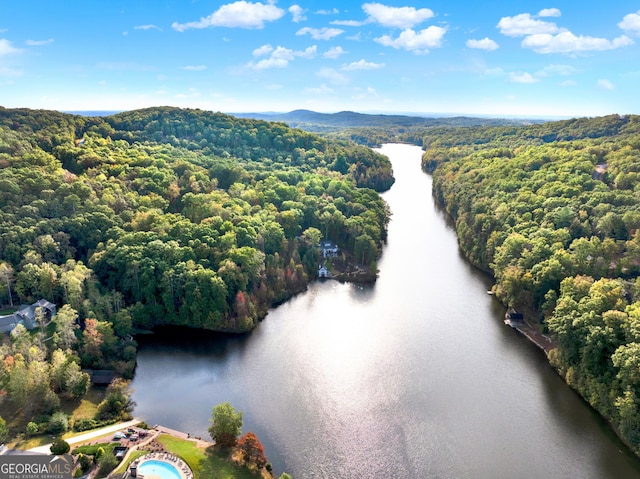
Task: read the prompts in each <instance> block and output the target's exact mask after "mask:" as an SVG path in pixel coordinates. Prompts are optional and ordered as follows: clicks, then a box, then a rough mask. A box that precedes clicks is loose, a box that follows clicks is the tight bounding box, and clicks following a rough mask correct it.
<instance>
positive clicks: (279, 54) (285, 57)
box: [247, 45, 318, 70]
mask: <svg viewBox="0 0 640 479" xmlns="http://www.w3.org/2000/svg"><path fill="white" fill-rule="evenodd" d="M317 51H318V47H316V46H315V45H313V46H311V47H309V48H306V49H305V50H291V49H289V48H285V47H281V46H278V47H277V48H276V49H275V50H274V49H273V48H272V47H271V45H264V46H262V47H260V48H257V49H256V50H254V51H253V55H254V56H256V57H258V56H264V55H267V54H270V56H269V58H265V59H263V60H260V61H259V62H258V63H253V62H249V63H248V64H247V67H249V68H252V69H254V70H266V69H268V68H285V67H287V66H289V62H290V61H293V60H294V59H296V58H313V57H315V55H316V52H317ZM256 52H258V53H257V54H256Z"/></svg>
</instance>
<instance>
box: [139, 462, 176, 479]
mask: <svg viewBox="0 0 640 479" xmlns="http://www.w3.org/2000/svg"><path fill="white" fill-rule="evenodd" d="M138 473H139V474H142V475H147V474H155V475H156V476H159V477H161V478H162V479H181V476H180V473H179V472H178V470H177V469H176V468H175V467H174V466H172V465H171V464H169V463H168V462H164V461H156V460H151V461H145V462H143V463H142V464H141V465H140V467H138Z"/></svg>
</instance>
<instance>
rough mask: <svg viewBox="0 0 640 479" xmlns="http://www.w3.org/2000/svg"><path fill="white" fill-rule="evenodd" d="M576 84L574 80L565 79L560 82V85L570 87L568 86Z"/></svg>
mask: <svg viewBox="0 0 640 479" xmlns="http://www.w3.org/2000/svg"><path fill="white" fill-rule="evenodd" d="M576 85H577V83H576V82H575V81H574V80H565V81H563V82H561V83H560V86H564V87H570V86H576Z"/></svg>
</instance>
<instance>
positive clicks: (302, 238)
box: [0, 108, 393, 419]
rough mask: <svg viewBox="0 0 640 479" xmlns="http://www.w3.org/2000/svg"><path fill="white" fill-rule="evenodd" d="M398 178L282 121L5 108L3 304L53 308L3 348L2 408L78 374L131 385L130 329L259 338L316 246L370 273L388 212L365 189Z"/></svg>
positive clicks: (48, 392) (314, 258) (61, 386)
mask: <svg viewBox="0 0 640 479" xmlns="http://www.w3.org/2000/svg"><path fill="white" fill-rule="evenodd" d="M392 182H393V177H392V172H391V166H390V163H389V161H388V159H387V158H386V157H384V156H382V155H379V154H377V153H374V152H373V151H371V150H369V149H368V148H365V147H361V146H356V145H354V144H353V143H347V142H341V143H338V142H332V141H327V140H325V139H322V138H320V137H318V136H316V135H313V134H309V133H305V132H303V131H301V130H293V129H290V128H288V127H287V126H285V125H283V124H280V123H267V122H265V121H258V120H246V119H237V118H233V117H230V116H228V115H223V114H220V113H210V112H205V111H200V110H180V109H175V108H153V109H147V110H139V111H132V112H127V113H121V114H117V115H114V116H108V117H81V116H76V115H69V114H62V113H58V112H51V111H33V110H8V109H2V108H0V303H2V304H3V305H5V306H11V305H19V304H21V303H28V304H31V303H33V302H34V301H36V300H38V299H41V298H44V299H47V300H48V301H51V302H53V303H55V304H56V305H57V306H58V309H59V313H58V315H57V316H56V317H55V318H54V321H53V322H52V324H50V325H49V326H47V327H46V328H44V327H43V329H42V330H41V331H39V332H37V333H34V332H31V333H32V334H29V332H27V331H25V330H24V328H20V327H18V328H16V330H14V333H12V335H11V341H8V340H6V338H5V341H4V344H3V346H2V347H1V349H0V359H2V362H0V365H1V367H0V400H1V399H2V398H3V397H4V396H5V394H6V395H7V397H8V398H9V400H10V401H11V402H13V404H14V405H15V406H16V407H17V406H18V405H23V404H26V403H28V404H29V405H31V406H30V407H29V408H26V407H24V408H22V409H21V410H20V414H22V417H24V418H27V419H31V418H35V417H37V416H38V415H40V414H43V413H47V414H50V413H52V412H54V411H56V410H57V407H58V405H59V401H58V400H57V399H56V397H63V398H64V397H76V398H77V397H80V396H82V395H83V394H84V392H86V386H87V384H86V380H87V378H86V377H84V376H79V374H80V373H79V371H80V368H92V369H112V370H115V371H116V372H118V373H119V374H121V375H123V376H125V377H126V376H130V375H131V374H132V372H133V367H134V365H135V352H136V347H135V341H133V340H132V339H131V334H132V333H133V332H135V331H137V330H147V329H152V328H154V327H156V326H159V325H184V326H190V327H194V328H205V329H211V330H217V331H233V332H241V331H248V330H250V329H252V328H253V327H255V326H256V324H257V322H258V320H259V319H260V318H261V317H262V316H263V315H264V314H265V313H266V311H267V309H268V308H269V307H271V306H273V305H274V304H277V303H279V302H281V301H283V300H285V299H287V298H288V297H290V296H291V295H293V294H295V293H297V292H299V291H301V290H303V289H304V288H305V287H306V285H307V284H308V282H309V281H310V280H311V279H312V278H314V277H315V275H316V273H317V269H318V263H319V250H318V242H319V240H320V239H322V238H325V239H330V240H332V241H334V242H336V243H337V244H338V246H339V247H340V250H341V251H342V252H343V254H344V255H345V256H346V257H347V259H353V258H357V259H358V260H359V261H362V260H364V263H365V268H372V269H373V270H374V271H375V260H376V258H377V256H378V255H379V253H380V248H381V246H382V243H383V242H384V240H385V238H386V227H387V223H388V220H389V212H388V209H387V206H386V204H385V203H384V201H383V200H382V199H381V198H380V197H379V195H378V194H377V193H376V192H375V191H374V190H373V189H370V188H369V187H372V188H376V189H379V190H383V189H385V188H388V187H389V186H390V185H391V184H392ZM353 261H355V260H353ZM5 313H6V311H5ZM45 338H47V339H46V340H45ZM56 358H57V359H56ZM55 361H57V362H56V364H58V366H59V368H61V369H59V370H58V376H57V379H54V377H53V376H52V375H53V374H54V371H56V370H55V367H54V366H53V362H55ZM69 368H71V369H69ZM67 371H69V372H68V373H67ZM72 373H73V374H72ZM74 374H75V376H74ZM67 376H68V377H69V378H72V379H69V378H68V377H67ZM78 382H81V383H82V384H80V385H78Z"/></svg>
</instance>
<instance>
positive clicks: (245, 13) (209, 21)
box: [171, 0, 285, 32]
mask: <svg viewBox="0 0 640 479" xmlns="http://www.w3.org/2000/svg"><path fill="white" fill-rule="evenodd" d="M284 13H285V12H284V10H283V9H281V8H278V7H276V6H275V5H274V4H272V3H269V4H264V3H259V2H258V3H251V2H246V1H245V0H240V1H238V2H234V3H229V4H227V5H222V6H221V7H220V8H219V9H218V10H216V11H215V12H213V13H212V14H211V15H209V16H208V17H203V18H201V19H200V20H198V21H196V22H187V23H178V22H174V23H173V24H172V25H171V26H172V27H173V29H174V30H177V31H179V32H183V31H185V30H187V29H189V28H208V27H238V28H249V29H253V28H256V29H260V28H263V27H264V24H265V22H273V21H275V20H278V19H279V18H281V17H282V16H283V15H284Z"/></svg>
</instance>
